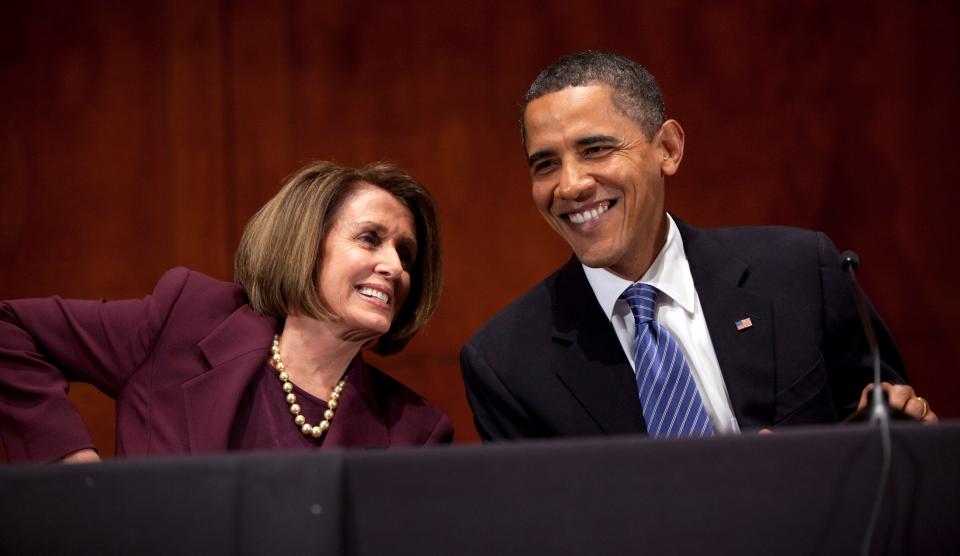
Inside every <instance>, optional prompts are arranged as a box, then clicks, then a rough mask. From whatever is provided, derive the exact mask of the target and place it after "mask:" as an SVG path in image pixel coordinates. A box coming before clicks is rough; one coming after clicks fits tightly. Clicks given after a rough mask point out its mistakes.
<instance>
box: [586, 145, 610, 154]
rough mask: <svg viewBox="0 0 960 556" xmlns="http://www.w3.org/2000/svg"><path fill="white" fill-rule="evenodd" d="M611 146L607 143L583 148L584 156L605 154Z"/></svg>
mask: <svg viewBox="0 0 960 556" xmlns="http://www.w3.org/2000/svg"><path fill="white" fill-rule="evenodd" d="M611 148H612V147H609V146H606V145H604V146H594V147H587V148H585V149H583V156H597V155H603V154H606V153H607V152H609V151H610V149H611Z"/></svg>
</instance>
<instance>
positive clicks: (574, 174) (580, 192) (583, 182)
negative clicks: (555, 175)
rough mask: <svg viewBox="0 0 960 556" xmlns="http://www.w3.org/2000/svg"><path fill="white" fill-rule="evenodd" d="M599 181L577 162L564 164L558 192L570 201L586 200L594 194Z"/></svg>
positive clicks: (561, 196)
mask: <svg viewBox="0 0 960 556" xmlns="http://www.w3.org/2000/svg"><path fill="white" fill-rule="evenodd" d="M596 185H597V182H596V180H595V179H594V178H593V176H592V175H590V173H589V172H587V171H586V169H585V168H584V167H583V166H582V165H581V164H578V163H576V162H573V163H567V164H564V165H563V170H562V171H561V173H560V186H559V187H558V188H557V194H558V195H559V197H560V198H561V199H566V200H568V201H586V200H587V199H589V198H590V197H591V196H592V195H593V190H594V188H595V187H596Z"/></svg>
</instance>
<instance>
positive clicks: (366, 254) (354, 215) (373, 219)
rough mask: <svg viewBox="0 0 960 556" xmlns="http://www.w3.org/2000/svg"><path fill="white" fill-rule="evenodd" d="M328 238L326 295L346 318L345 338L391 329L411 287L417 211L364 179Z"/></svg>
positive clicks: (323, 292) (342, 322)
mask: <svg viewBox="0 0 960 556" xmlns="http://www.w3.org/2000/svg"><path fill="white" fill-rule="evenodd" d="M334 218H335V221H334V224H333V227H332V228H331V229H330V232H329V233H328V234H327V237H326V239H325V240H324V246H323V261H322V263H321V264H322V265H323V266H322V267H321V269H320V297H321V298H322V299H323V300H324V301H325V302H326V304H327V306H328V307H329V308H330V310H331V311H332V312H333V313H334V314H335V315H337V316H338V317H340V321H339V322H336V323H334V326H335V327H337V329H338V332H339V336H340V337H341V338H342V339H345V340H351V341H365V340H369V339H372V338H375V337H377V336H380V335H381V334H383V333H385V332H387V331H388V330H389V329H390V324H391V323H392V322H393V319H394V317H395V316H396V315H397V312H398V311H399V310H400V307H402V306H403V302H404V300H405V299H406V298H407V293H408V292H409V291H410V269H411V268H412V266H413V262H414V259H415V257H416V255H417V236H416V232H415V230H416V228H415V226H414V220H413V213H411V212H410V209H408V208H407V207H406V206H405V205H404V204H403V203H402V202H400V200H399V199H397V198H396V197H394V196H393V195H392V194H390V193H388V192H387V191H386V190H384V189H381V188H379V187H376V186H374V185H371V184H368V183H360V184H358V185H356V186H355V187H354V189H353V190H352V191H351V192H350V193H349V194H348V196H347V198H346V199H345V200H344V201H343V204H342V205H341V206H340V208H339V209H338V210H337V212H336V214H335V216H334Z"/></svg>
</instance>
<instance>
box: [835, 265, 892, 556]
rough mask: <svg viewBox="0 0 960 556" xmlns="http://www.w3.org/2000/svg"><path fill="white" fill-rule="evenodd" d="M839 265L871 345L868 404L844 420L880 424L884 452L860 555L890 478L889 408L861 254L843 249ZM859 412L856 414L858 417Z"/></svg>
mask: <svg viewBox="0 0 960 556" xmlns="http://www.w3.org/2000/svg"><path fill="white" fill-rule="evenodd" d="M840 266H841V267H842V268H843V270H845V271H846V272H847V273H848V274H850V281H851V283H852V284H853V296H854V298H855V299H856V302H857V312H858V313H859V314H860V322H861V323H862V324H863V330H864V332H866V334H867V343H868V344H870V353H871V354H872V355H873V390H872V391H871V392H870V403H869V405H868V406H867V407H865V408H864V409H865V410H866V411H865V412H864V411H858V412H857V413H854V414H853V415H852V416H851V417H850V418H848V419H847V420H848V421H850V420H854V421H857V420H864V419H866V421H867V423H868V424H870V425H879V426H880V446H881V450H882V454H883V461H882V464H881V468H880V481H879V482H878V483H877V490H876V492H875V494H874V501H873V510H872V511H871V512H870V521H869V522H868V524H867V530H866V532H865V533H864V535H863V541H862V542H861V544H860V553H861V554H862V555H863V556H869V554H870V544H871V542H872V541H873V532H874V529H875V528H876V526H877V519H878V518H879V517H880V508H881V507H882V506H883V494H884V492H886V490H887V481H888V479H889V478H890V466H891V459H892V450H891V449H890V407H889V406H888V405H887V400H886V396H884V394H883V388H882V387H881V385H880V347H879V345H878V344H877V336H876V334H874V332H873V323H872V322H871V321H870V314H869V312H868V311H867V304H866V301H864V295H863V290H862V289H861V288H860V284H859V283H858V282H857V277H856V274H855V273H854V270H856V268H857V267H858V266H860V257H858V256H857V254H856V253H854V252H853V251H844V252H843V253H841V254H840ZM858 414H859V417H858Z"/></svg>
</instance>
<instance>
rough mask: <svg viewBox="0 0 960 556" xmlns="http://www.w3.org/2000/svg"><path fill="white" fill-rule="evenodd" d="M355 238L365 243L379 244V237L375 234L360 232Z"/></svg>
mask: <svg viewBox="0 0 960 556" xmlns="http://www.w3.org/2000/svg"><path fill="white" fill-rule="evenodd" d="M357 240H359V241H360V243H365V244H367V245H380V238H379V237H378V236H377V235H376V234H371V233H365V234H360V235H359V236H358V237H357Z"/></svg>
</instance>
